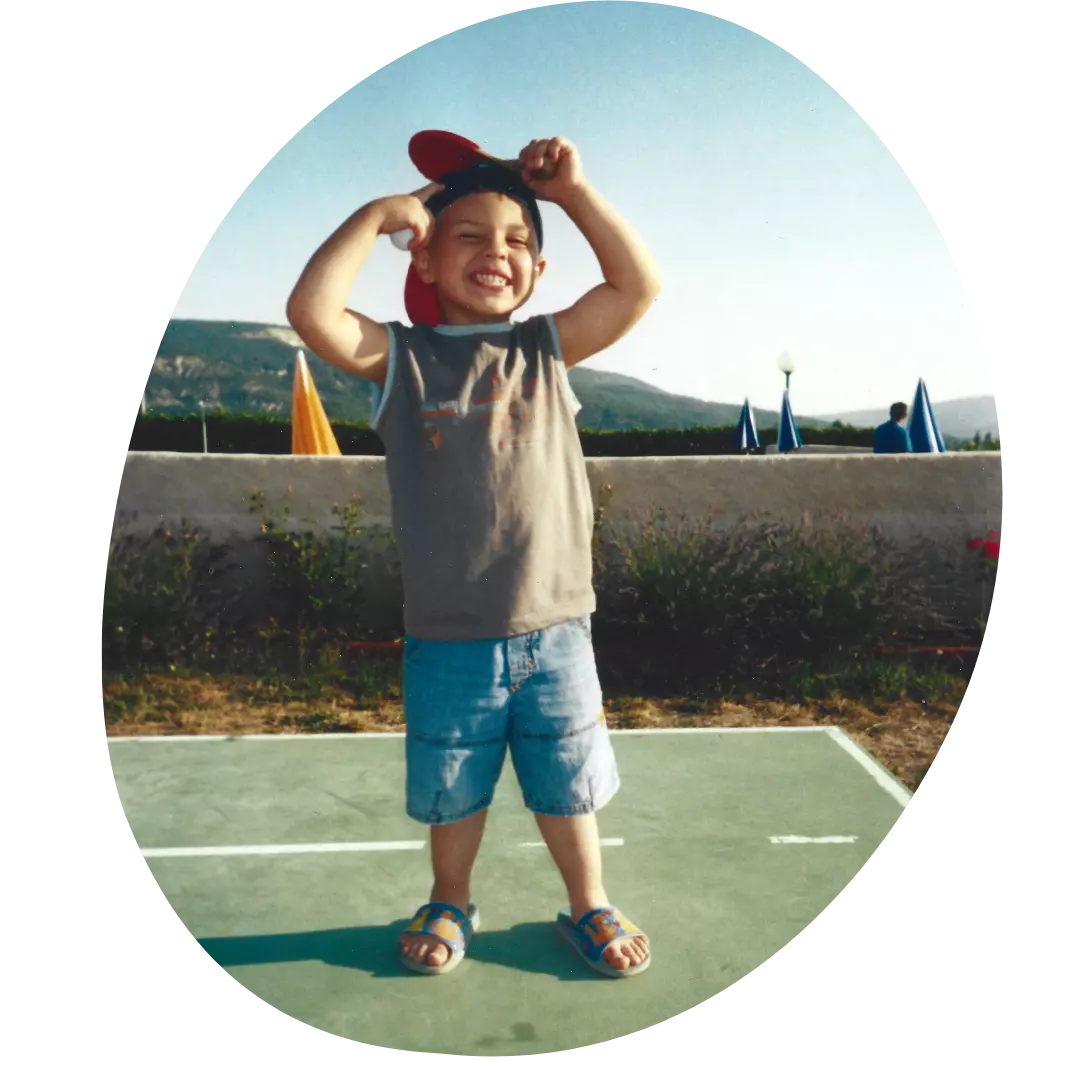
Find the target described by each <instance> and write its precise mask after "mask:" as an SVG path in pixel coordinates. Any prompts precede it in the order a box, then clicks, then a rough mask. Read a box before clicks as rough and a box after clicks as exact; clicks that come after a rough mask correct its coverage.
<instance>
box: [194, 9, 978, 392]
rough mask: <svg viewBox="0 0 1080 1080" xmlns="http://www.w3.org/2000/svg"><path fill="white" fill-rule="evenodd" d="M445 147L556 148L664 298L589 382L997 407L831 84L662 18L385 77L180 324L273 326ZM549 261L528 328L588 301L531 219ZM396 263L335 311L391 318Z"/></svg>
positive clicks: (499, 42) (268, 182)
mask: <svg viewBox="0 0 1080 1080" xmlns="http://www.w3.org/2000/svg"><path fill="white" fill-rule="evenodd" d="M422 128H446V129H449V130H453V131H457V132H459V133H461V134H463V135H466V136H468V137H469V138H471V139H473V140H475V141H477V142H479V143H480V144H481V145H482V146H484V147H485V149H488V150H490V151H492V152H494V153H497V154H499V155H501V156H513V155H515V154H516V153H517V151H518V150H519V149H520V148H521V146H522V145H524V143H525V142H527V141H528V140H529V139H530V138H532V137H534V136H547V135H556V134H558V135H565V136H567V137H568V138H570V139H572V140H573V141H574V142H575V143H576V144H577V145H578V148H579V150H580V152H581V155H582V160H583V163H584V166H585V170H586V174H587V175H588V176H589V177H590V179H591V180H592V181H593V182H594V183H595V184H596V185H597V187H599V189H600V190H601V191H602V192H603V193H604V194H605V196H606V197H607V198H608V199H609V200H610V201H611V202H612V203H613V204H614V205H615V206H616V208H617V209H618V210H619V211H620V212H621V213H622V214H623V215H624V216H625V217H627V218H628V219H629V220H630V221H631V222H632V223H633V225H634V226H635V228H636V229H637V230H638V232H639V233H640V234H641V235H642V236H643V238H644V239H645V241H646V243H647V244H648V246H649V248H650V249H651V251H652V252H653V254H654V256H655V258H656V260H657V262H658V264H659V266H660V269H661V273H662V279H663V293H662V295H661V297H660V299H659V301H658V302H657V304H656V305H655V307H654V308H653V310H652V311H651V312H650V313H649V314H648V315H647V316H646V318H645V319H644V320H643V322H642V323H641V324H640V325H639V326H638V327H637V328H636V329H635V330H634V331H633V332H632V333H631V334H630V335H629V337H627V338H626V339H624V340H623V341H622V342H620V343H618V344H617V345H616V346H614V347H613V348H612V349H610V350H608V351H607V352H605V353H604V354H602V355H601V356H598V357H596V358H594V359H593V360H590V361H589V363H590V364H591V365H593V366H595V367H599V368H603V369H606V370H610V371H618V372H622V373H624V374H627V375H633V376H636V377H638V378H641V379H645V380H646V381H648V382H651V383H653V384H654V385H656V386H659V387H662V388H663V389H665V390H669V391H672V392H675V393H684V394H691V395H694V396H696V397H702V398H707V399H710V400H714V401H727V402H741V401H742V399H743V398H744V397H745V396H749V397H750V400H751V402H752V403H753V404H754V405H755V406H759V407H763V408H771V409H775V408H777V407H778V405H779V398H780V392H781V390H782V385H783V377H782V376H781V375H780V374H779V372H778V371H777V369H776V364H775V361H776V358H777V356H778V355H779V354H780V353H781V352H782V351H785V350H786V351H788V352H790V353H791V355H792V356H793V357H794V358H795V361H796V364H797V369H796V372H795V374H794V375H793V377H792V398H793V403H794V405H795V408H796V410H797V411H799V412H801V413H827V412H833V411H844V410H847V409H857V408H864V407H868V406H881V405H884V406H887V405H888V403H889V402H891V401H894V400H900V399H903V400H908V401H910V400H911V398H912V396H913V393H914V389H915V385H916V382H917V380H918V378H919V377H920V376H922V377H924V378H925V379H926V380H927V384H928V386H929V389H930V394H931V399H932V400H935V401H941V400H945V399H948V398H954V397H962V396H967V395H970V394H985V393H990V392H991V384H990V376H989V371H988V370H987V368H986V366H985V364H984V362H983V358H982V355H981V352H980V348H979V344H978V341H977V338H976V334H975V329H974V326H973V323H972V320H971V317H970V313H969V310H968V307H967V303H966V299H965V296H964V292H963V287H962V285H961V282H960V280H959V277H958V275H957V273H956V270H955V267H954V265H953V263H952V260H951V258H950V256H949V253H948V251H947V249H946V247H945V244H944V242H943V240H942V238H941V236H940V234H939V233H938V231H937V229H936V227H935V226H934V223H933V221H932V219H931V217H930V215H929V213H928V212H927V210H926V208H925V206H924V205H923V203H922V201H921V200H920V198H919V196H918V194H917V193H916V191H915V190H914V188H913V187H912V186H911V184H910V183H909V182H908V180H907V179H906V177H905V175H904V173H903V171H902V169H901V168H900V166H899V165H898V164H897V162H896V161H895V160H894V159H893V158H892V156H891V155H890V154H889V152H888V151H887V150H886V148H885V147H884V146H883V145H882V144H881V142H880V141H879V140H878V139H877V137H876V136H875V135H874V133H873V132H872V131H871V130H870V129H869V128H868V127H867V126H866V124H864V123H863V121H862V120H861V119H860V118H859V117H858V116H857V115H856V113H855V112H854V111H853V110H852V109H851V108H850V107H849V106H848V105H847V104H846V103H845V102H844V101H843V99H841V98H840V97H839V96H838V95H837V94H836V93H835V92H834V91H833V90H832V89H831V88H830V87H829V86H828V85H827V84H826V83H825V82H823V81H822V80H821V79H819V78H818V77H817V76H816V75H815V74H814V73H813V72H812V71H810V70H809V69H808V68H806V67H805V66H804V65H803V64H801V63H800V62H799V61H798V60H796V59H795V58H794V57H792V56H790V55H789V54H787V53H785V52H784V51H783V50H781V49H779V48H777V47H776V46H774V45H772V44H771V43H770V42H768V41H766V40H765V39H763V38H761V37H758V36H757V35H755V34H752V33H750V32H748V31H746V30H743V29H742V28H741V27H738V26H735V25H733V24H731V23H728V22H725V21H723V20H721V19H718V18H716V17H714V16H711V15H707V14H704V13H701V12H696V11H688V10H685V9H680V8H673V7H666V6H660V5H651V4H636V3H582V4H572V5H566V6H558V7H548V8H541V9H537V10H532V11H526V12H519V13H514V14H509V15H504V16H502V17H500V18H497V19H494V20H491V21H489V22H485V23H481V24H479V25H476V26H473V27H469V28H467V29H464V30H460V31H458V32H457V33H454V34H451V35H449V36H447V37H444V38H441V39H439V40H438V41H435V42H432V43H431V44H429V45H426V46H424V47H423V48H420V49H418V50H416V51H415V52H412V53H410V54H408V55H407V56H404V57H402V58H401V59H399V60H397V61H395V62H394V63H392V64H390V65H388V66H387V67H385V68H383V69H382V70H381V71H379V72H376V73H375V74H374V75H372V76H371V77H370V78H368V79H366V80H364V81H363V82H362V83H359V84H358V85H357V86H355V87H354V88H353V89H352V90H350V91H349V92H348V93H346V94H345V95H343V96H342V97H341V98H339V99H338V100H337V101H335V102H333V103H332V104H330V105H329V106H328V107H327V108H326V109H325V110H324V111H323V112H321V113H320V114H319V115H318V116H316V117H315V118H314V119H313V120H312V121H311V122H310V123H309V124H308V125H307V126H306V127H304V128H303V129H302V130H301V131H300V132H298V133H297V134H296V136H295V137H294V138H292V139H291V140H290V141H289V142H288V143H287V144H286V145H285V146H284V147H283V148H282V149H281V150H280V152H279V153H278V154H277V155H276V156H275V157H274V158H273V159H272V160H271V161H270V162H269V163H268V164H267V165H266V167H265V168H264V169H263V170H262V172H261V173H260V174H259V175H258V177H257V178H256V179H255V180H254V181H253V182H252V183H251V185H250V186H249V187H248V189H247V190H246V191H245V192H243V194H242V195H241V196H240V197H239V199H238V200H237V202H236V204H235V205H234V207H233V208H232V210H231V211H230V213H229V214H228V216H227V217H226V218H225V220H224V221H223V222H222V224H221V226H220V228H219V229H218V230H217V232H216V233H215V235H214V236H213V238H212V239H211V240H210V242H209V244H208V245H207V247H206V250H205V252H204V253H203V255H202V257H201V259H200V261H199V263H198V264H197V266H196V268H195V270H194V272H193V273H192V275H191V278H190V279H189V281H188V283H187V286H186V288H185V290H184V292H183V294H182V296H181V298H180V301H179V303H178V305H177V308H176V311H175V315H176V316H177V317H179V318H198V319H236V320H242V321H256V322H264V321H265V322H274V323H284V321H285V319H284V305H285V298H286V297H287V295H288V293H289V290H290V289H291V287H292V284H293V282H294V281H295V280H296V277H297V275H298V274H299V272H300V270H301V268H302V267H303V265H304V263H305V261H306V260H307V258H308V257H309V256H310V254H311V253H312V251H314V249H315V248H316V247H317V246H318V244H319V243H321V242H322V240H323V239H325V237H326V236H327V235H329V233H330V232H331V231H332V230H333V229H334V228H335V227H336V226H337V225H338V224H339V223H340V222H341V221H342V220H343V219H344V218H345V217H347V216H348V215H349V214H350V213H351V212H352V211H353V210H354V209H356V208H357V207H358V206H360V205H361V204H363V203H364V202H366V201H368V200H369V199H371V198H374V197H375V196H378V195H384V194H391V193H394V192H399V191H407V190H411V189H413V188H415V187H417V186H419V184H420V183H421V178H420V177H419V174H418V173H417V172H416V171H415V169H414V168H413V166H412V164H411V163H410V162H409V160H408V156H407V153H406V147H407V144H408V140H409V137H410V135H412V134H413V132H415V131H418V130H420V129H422ZM545 210H546V213H545V254H546V255H547V257H548V260H549V267H548V272H547V274H546V275H545V277H544V279H543V281H542V282H541V285H540V287H539V288H538V290H537V293H536V295H535V296H534V297H533V299H532V301H531V302H530V305H529V307H528V308H526V309H524V313H525V314H528V313H531V312H535V311H539V310H557V309H558V308H560V307H564V306H566V305H567V304H569V303H571V302H573V300H575V299H576V298H577V297H578V296H579V295H580V294H581V293H582V292H584V291H585V290H586V289H587V288H589V287H591V286H592V285H593V284H595V283H596V281H597V280H598V268H597V265H596V260H595V258H594V257H593V255H592V253H591V251H590V250H589V248H588V246H587V245H586V244H585V242H584V240H583V239H582V238H581V237H580V235H579V234H578V233H577V232H576V230H575V229H574V228H573V226H571V225H570V224H569V222H568V221H567V220H566V218H565V217H564V216H563V215H562V212H561V211H559V210H558V209H557V208H555V207H553V206H550V204H548V205H547V206H546V207H545ZM406 265H407V256H406V255H404V254H403V253H401V252H398V251H397V250H396V249H394V248H392V247H391V245H390V243H389V241H388V240H386V241H380V243H379V244H378V245H377V247H376V250H375V251H374V252H373V254H372V257H371V259H370V260H369V262H368V265H367V266H366V267H365V268H364V270H363V271H362V273H361V275H360V277H359V279H358V282H357V287H356V289H355V290H354V293H353V296H352V300H351V303H352V304H353V306H355V307H357V308H358V309H360V310H362V311H364V312H365V313H366V314H368V315H371V316H372V317H374V318H378V319H384V320H386V319H404V307H403V304H402V300H401V284H402V282H403V279H404V273H405V268H406Z"/></svg>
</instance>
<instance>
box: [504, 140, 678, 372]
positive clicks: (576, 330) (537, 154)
mask: <svg viewBox="0 0 1080 1080" xmlns="http://www.w3.org/2000/svg"><path fill="white" fill-rule="evenodd" d="M520 160H521V163H522V165H523V167H524V168H523V172H522V176H523V177H524V179H525V180H526V182H527V183H528V184H529V185H530V187H532V189H533V190H534V191H535V192H536V194H537V195H538V196H539V197H540V198H542V199H547V200H548V201H550V202H553V203H555V204H556V205H557V206H561V207H562V209H563V210H564V211H565V213H566V215H567V216H568V217H569V218H570V220H571V221H572V222H573V223H574V224H575V225H576V226H577V227H578V228H579V229H580V230H581V232H582V235H584V237H585V239H586V240H588V242H589V244H590V245H591V246H592V249H593V251H594V252H595V253H596V257H597V259H598V260H599V262H600V270H601V272H602V273H603V275H604V281H603V284H601V285H597V286H596V287H595V288H594V289H590V290H589V291H588V292H587V293H586V294H585V295H584V296H583V297H582V298H581V299H580V300H578V301H577V303H576V304H574V305H572V306H571V307H568V308H566V310H564V311H560V312H557V313H556V315H555V326H556V329H557V330H558V332H559V343H560V346H561V348H562V354H563V361H564V362H565V364H566V366H567V367H572V366H573V365H574V364H577V363H580V362H581V361H582V360H584V359H586V358H587V357H589V356H592V355H593V354H594V353H598V352H600V350H601V349H606V348H607V347H608V346H609V345H612V344H614V343H615V342H616V341H618V340H619V338H621V337H622V336H623V335H624V334H625V333H626V332H627V331H628V330H630V328H631V327H632V326H633V325H634V324H635V323H636V322H637V321H638V320H639V319H640V318H641V317H642V315H644V314H645V312H646V311H648V310H649V308H650V307H651V306H652V302H653V301H654V300H655V299H656V297H657V295H658V294H659V292H660V277H659V274H658V273H657V270H656V267H655V265H654V264H653V261H652V258H651V257H650V255H649V253H648V251H646V250H645V246H644V245H643V244H642V243H641V241H640V240H639V239H638V237H637V236H636V235H635V234H634V231H633V230H632V229H631V228H630V226H629V225H628V224H627V223H626V222H625V221H623V219H622V218H621V217H619V215H618V214H617V213H616V212H615V211H614V209H612V207H611V206H610V205H609V204H608V203H607V201H606V200H605V199H604V198H603V197H602V196H601V195H600V193H599V192H598V191H597V190H596V189H595V188H594V187H593V186H592V185H591V184H590V183H589V182H588V181H587V180H586V179H585V176H584V173H583V171H582V168H581V161H580V159H579V157H578V153H577V149H576V148H575V147H574V145H573V144H572V143H570V142H568V141H567V140H566V139H534V140H533V141H532V142H531V143H529V145H528V146H527V147H525V149H524V150H522V151H521V155H520ZM545 168H548V169H551V168H553V169H554V176H553V177H552V179H550V180H541V179H539V178H538V177H537V174H538V173H540V172H541V170H543V169H545Z"/></svg>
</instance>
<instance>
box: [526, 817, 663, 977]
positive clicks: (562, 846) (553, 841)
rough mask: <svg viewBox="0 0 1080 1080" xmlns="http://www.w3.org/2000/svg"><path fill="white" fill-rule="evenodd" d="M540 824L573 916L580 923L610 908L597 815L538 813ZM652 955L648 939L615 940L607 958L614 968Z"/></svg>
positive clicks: (622, 966) (541, 833)
mask: <svg viewBox="0 0 1080 1080" xmlns="http://www.w3.org/2000/svg"><path fill="white" fill-rule="evenodd" d="M536 824H537V825H538V826H539V827H540V835H541V836H543V838H544V840H545V842H546V843H547V846H548V851H550V852H551V857H552V858H553V859H554V860H555V865H556V866H557V867H558V868H559V873H560V874H562V879H563V881H564V882H565V884H566V891H567V893H568V894H569V897H570V917H571V918H572V919H573V920H574V921H575V922H577V920H578V919H580V918H581V916H582V915H584V914H585V913H586V912H587V911H591V910H592V909H593V908H598V907H606V906H607V905H608V898H607V893H606V892H604V884H603V875H602V866H601V858H600V833H599V831H598V830H597V827H596V815H595V814H579V815H575V816H574V817H556V816H553V815H550V814H537V815H536ZM648 955H649V941H648V938H630V939H629V940H628V941H622V942H620V941H613V942H612V943H611V944H610V945H609V946H608V947H607V948H606V949H605V950H604V959H605V960H606V961H607V962H608V963H609V964H610V965H611V966H612V967H613V968H620V969H621V968H626V967H630V966H632V965H634V964H640V963H642V962H643V961H644V960H645V958H646V957H647V956H648Z"/></svg>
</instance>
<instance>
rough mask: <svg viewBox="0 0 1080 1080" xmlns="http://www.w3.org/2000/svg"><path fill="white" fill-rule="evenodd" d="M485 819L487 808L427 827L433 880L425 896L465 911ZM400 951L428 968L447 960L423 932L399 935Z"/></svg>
mask: <svg viewBox="0 0 1080 1080" xmlns="http://www.w3.org/2000/svg"><path fill="white" fill-rule="evenodd" d="M486 821H487V810H480V811H479V812H478V813H475V814H470V815H469V817H467V818H462V820H461V821H453V822H451V823H450V824H449V825H432V826H431V868H432V870H433V871H434V873H435V883H434V884H433V885H432V886H431V896H430V898H429V899H431V900H433V901H437V902H438V903H441V904H453V905H454V907H456V908H460V909H461V910H462V911H467V910H468V907H469V880H470V878H471V876H472V868H473V864H474V863H475V862H476V853H477V852H478V851H479V850H480V838H481V837H482V836H483V835H484V824H485V822H486ZM401 951H402V952H403V953H404V954H405V955H406V956H408V957H410V958H412V959H413V960H416V961H418V962H420V963H425V962H426V963H428V964H430V965H431V966H432V967H441V966H442V965H443V964H445V963H446V961H447V960H449V959H450V950H449V949H448V948H447V947H446V946H445V945H444V944H443V943H442V942H441V941H439V940H438V939H437V938H433V937H431V936H429V935H427V934H423V935H421V936H417V937H414V936H411V935H410V936H409V937H407V938H402V941H401Z"/></svg>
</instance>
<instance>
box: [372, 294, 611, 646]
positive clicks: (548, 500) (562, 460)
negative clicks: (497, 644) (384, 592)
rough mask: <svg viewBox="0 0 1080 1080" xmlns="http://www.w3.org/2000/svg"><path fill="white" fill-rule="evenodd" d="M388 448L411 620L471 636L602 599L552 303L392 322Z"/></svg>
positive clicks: (379, 419)
mask: <svg viewBox="0 0 1080 1080" xmlns="http://www.w3.org/2000/svg"><path fill="white" fill-rule="evenodd" d="M387 330H388V331H389V337H390V355H389V368H388V372H387V376H386V383H385V386H384V387H383V388H382V389H381V391H379V390H377V392H376V395H375V398H374V401H373V410H374V411H373V416H372V427H373V428H374V429H375V430H376V431H377V432H378V434H379V436H380V437H381V439H382V441H383V445H384V446H385V448H386V470H387V477H388V480H389V484H390V505H391V514H392V518H393V523H394V532H395V534H396V538H397V543H398V549H399V552H400V556H401V568H402V579H403V584H404V591H405V630H406V633H408V634H410V635H411V636H413V637H418V638H429V639H433V640H442V641H469V640H480V639H485V638H501V637H511V636H513V635H515V634H524V633H528V632H530V631H533V630H542V629H544V628H545V627H548V626H553V625H555V624H556V623H559V622H563V621H565V620H566V619H573V618H578V617H580V616H583V615H588V614H590V613H591V612H593V611H594V610H595V608H596V597H595V594H594V592H593V587H592V549H591V539H592V526H593V505H592V496H591V494H590V491H589V483H588V478H587V476H586V472H585V459H584V456H583V455H582V452H581V443H580V440H579V439H578V433H577V427H576V426H575V424H574V416H575V414H576V413H577V411H578V410H579V409H580V408H581V405H580V403H579V402H578V400H577V398H576V397H575V396H574V392H573V390H572V389H571V387H570V382H569V380H568V379H567V376H566V368H565V367H564V365H563V362H562V358H561V356H560V353H559V342H558V335H557V333H556V330H555V323H554V320H553V319H552V318H551V316H547V315H542V316H536V317H534V318H531V319H528V320H526V321H524V322H520V323H501V324H496V325H484V326H464V327H462V326H438V327H431V326H425V325H422V324H421V325H416V326H405V325H403V324H401V323H397V322H392V323H388V324H387Z"/></svg>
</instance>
